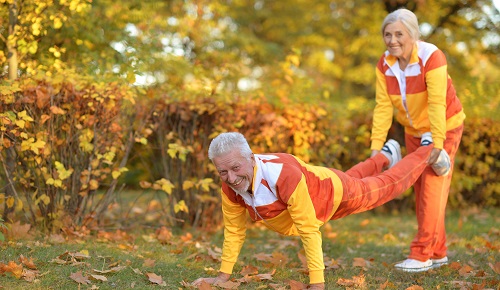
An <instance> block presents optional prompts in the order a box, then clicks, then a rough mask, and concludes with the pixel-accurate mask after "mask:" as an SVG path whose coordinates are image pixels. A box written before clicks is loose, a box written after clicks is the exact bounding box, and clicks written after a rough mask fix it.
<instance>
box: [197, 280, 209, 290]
mask: <svg viewBox="0 0 500 290" xmlns="http://www.w3.org/2000/svg"><path fill="white" fill-rule="evenodd" d="M198 290H212V286H211V285H210V284H208V283H207V282H205V281H202V282H201V284H200V285H199V286H198Z"/></svg>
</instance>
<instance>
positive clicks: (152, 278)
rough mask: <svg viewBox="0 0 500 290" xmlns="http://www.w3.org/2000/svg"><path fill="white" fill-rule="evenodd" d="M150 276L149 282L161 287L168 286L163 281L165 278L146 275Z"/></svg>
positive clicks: (153, 274)
mask: <svg viewBox="0 0 500 290" xmlns="http://www.w3.org/2000/svg"><path fill="white" fill-rule="evenodd" d="M146 276H148V279H149V282H151V283H155V284H158V285H160V286H167V282H165V281H163V278H162V277H161V276H159V275H156V274H155V273H146Z"/></svg>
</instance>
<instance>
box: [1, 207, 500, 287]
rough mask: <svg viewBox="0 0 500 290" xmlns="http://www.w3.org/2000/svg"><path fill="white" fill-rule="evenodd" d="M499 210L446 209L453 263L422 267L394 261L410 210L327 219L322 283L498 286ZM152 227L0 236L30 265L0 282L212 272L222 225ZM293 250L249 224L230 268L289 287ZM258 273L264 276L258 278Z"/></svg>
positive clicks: (107, 281) (294, 241)
mask: <svg viewBox="0 0 500 290" xmlns="http://www.w3.org/2000/svg"><path fill="white" fill-rule="evenodd" d="M499 213H500V210H499V209H470V210H467V211H460V212H459V211H450V212H448V217H447V229H448V245H449V258H450V262H451V263H450V264H449V265H448V266H443V267H441V268H438V269H433V270H430V271H428V272H424V273H405V272H400V271H396V270H394V268H393V265H394V263H396V262H398V261H400V260H403V259H404V258H405V256H406V255H407V254H408V245H409V244H410V242H411V240H412V238H413V234H414V232H415V229H416V222H415V217H414V215H413V214H411V213H406V214H391V213H383V212H377V211H373V212H368V213H362V214H358V215H353V216H349V217H347V218H344V219H341V220H338V221H330V222H329V223H328V224H327V225H326V226H325V227H324V229H323V236H324V238H323V250H324V256H325V264H327V270H326V271H325V279H326V283H327V289H346V288H347V287H350V289H361V288H363V287H364V288H365V289H407V288H410V287H413V288H410V289H496V290H498V289H500V288H499V286H498V285H499V284H500V227H499V226H498V225H499V224H500V215H499ZM157 230H158V229H154V228H149V229H134V230H128V231H117V230H114V231H107V232H101V233H100V234H97V233H92V232H91V233H88V234H86V235H82V236H81V237H69V236H62V235H55V236H50V237H36V238H35V237H32V238H29V239H22V240H16V241H8V242H4V243H2V244H0V263H3V264H5V265H7V264H8V262H9V261H13V262H15V263H16V265H18V266H19V267H20V266H21V264H22V263H21V262H20V258H21V257H24V261H25V263H24V264H22V267H23V270H24V271H25V273H35V274H36V275H33V276H32V277H33V279H34V280H33V281H32V282H28V281H26V280H25V279H24V277H23V278H20V279H18V278H16V277H15V276H14V274H12V273H11V272H6V273H4V274H0V289H158V288H162V289H196V288H194V287H189V284H190V283H191V282H193V281H194V280H195V279H196V278H198V277H209V276H214V275H215V274H216V270H217V269H218V266H219V261H218V259H219V258H220V247H221V245H222V231H221V230H219V231H218V232H217V233H214V234H208V233H203V232H202V231H200V230H192V231H190V230H185V231H179V232H176V231H174V232H173V233H172V232H171V231H170V230H168V229H163V232H160V233H163V234H160V235H158V232H157ZM171 233H172V235H170V234H171ZM61 237H64V238H66V240H61ZM301 250H302V248H301V244H300V240H299V239H298V238H295V237H282V236H279V235H277V234H275V233H273V232H271V231H270V230H267V229H264V228H263V227H261V226H252V227H251V228H250V229H249V231H248V232H247V240H246V242H245V245H244V246H243V250H242V253H241V255H240V258H239V261H238V263H237V264H236V266H235V269H234V274H233V275H232V278H233V279H235V281H240V280H241V278H243V275H242V274H240V272H241V271H242V270H243V271H245V273H248V274H249V275H250V276H253V278H254V279H251V280H250V281H249V282H246V283H241V284H240V286H239V287H238V288H237V289H291V287H290V286H289V284H290V283H292V284H294V283H295V284H294V285H298V284H299V283H301V282H302V283H307V281H308V278H307V275H306V273H305V271H304V267H303V264H302V262H301V255H302V254H301V253H302V252H301ZM21 259H23V258H21ZM11 265H12V264H11ZM28 266H32V268H33V267H34V268H36V271H38V272H30V271H33V270H30V269H29V267H28ZM256 274H261V275H262V276H256ZM92 275H94V276H93V277H92ZM28 276H29V275H28ZM256 277H262V278H265V279H264V280H261V281H256V280H258V279H255V278H256ZM268 279H272V280H268ZM77 281H79V282H80V283H78V282H77ZM290 281H291V282H290ZM85 283H86V284H85ZM417 286H420V287H421V288H418V287H417ZM461 287H462V288H461ZM474 287H475V288H474ZM214 289H215V288H214Z"/></svg>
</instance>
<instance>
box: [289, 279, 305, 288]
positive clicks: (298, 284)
mask: <svg viewBox="0 0 500 290" xmlns="http://www.w3.org/2000/svg"><path fill="white" fill-rule="evenodd" d="M288 285H289V286H290V290H303V289H307V284H304V283H302V282H300V281H295V280H290V281H288Z"/></svg>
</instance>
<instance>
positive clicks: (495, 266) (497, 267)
mask: <svg viewBox="0 0 500 290" xmlns="http://www.w3.org/2000/svg"><path fill="white" fill-rule="evenodd" d="M488 265H489V266H490V268H491V269H493V271H495V273H497V274H500V262H496V263H495V264H492V263H488Z"/></svg>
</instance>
